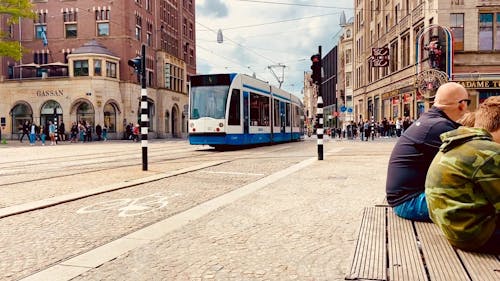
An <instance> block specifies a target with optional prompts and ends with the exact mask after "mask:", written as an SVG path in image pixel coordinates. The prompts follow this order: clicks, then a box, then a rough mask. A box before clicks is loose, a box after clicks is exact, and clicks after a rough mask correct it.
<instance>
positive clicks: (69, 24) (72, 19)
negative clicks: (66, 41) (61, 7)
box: [63, 10, 77, 38]
mask: <svg viewBox="0 0 500 281" xmlns="http://www.w3.org/2000/svg"><path fill="white" fill-rule="evenodd" d="M63 22H64V31H65V32H64V36H65V38H76V36H77V13H76V12H75V11H68V10H66V11H65V12H63Z"/></svg>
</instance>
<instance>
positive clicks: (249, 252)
mask: <svg viewBox="0 0 500 281" xmlns="http://www.w3.org/2000/svg"><path fill="white" fill-rule="evenodd" d="M112 145H113V146H115V145H117V147H118V148H116V149H117V150H118V151H120V150H123V149H124V148H125V149H129V147H128V145H129V144H128V143H126V144H121V143H118V144H112ZM122 145H124V146H123V147H122ZM168 145H170V146H169V147H170V148H171V149H173V150H175V149H178V150H183V149H185V143H184V144H182V143H179V144H177V143H175V144H168ZM393 145H394V141H393V140H380V141H375V142H369V143H364V142H359V141H337V140H335V141H334V140H330V141H329V142H326V143H325V160H323V161H314V163H313V164H312V165H311V166H308V167H307V168H305V169H304V170H300V171H298V172H295V173H293V174H291V175H289V176H287V177H286V178H284V179H281V180H279V181H277V182H274V183H271V184H269V185H268V186H265V187H264V188H262V189H260V190H258V191H256V192H254V193H252V194H250V195H248V196H246V197H243V198H242V199H239V200H236V201H234V202H228V204H227V205H225V206H223V207H221V208H219V209H217V210H215V211H213V212H210V213H209V214H208V215H206V216H202V217H200V218H198V219H194V220H193V221H191V222H190V223H188V224H187V225H185V226H184V227H182V228H180V229H177V230H175V231H172V232H170V233H167V234H166V235H165V236H162V237H161V238H160V239H158V240H156V241H153V242H152V243H150V244H147V245H145V246H142V247H140V248H137V249H135V250H132V251H130V252H127V253H126V254H124V255H121V256H119V257H117V258H116V259H114V260H111V261H109V262H106V263H105V264H103V265H102V266H100V267H98V268H95V269H91V270H89V271H88V272H86V273H84V274H82V275H80V276H79V277H77V278H76V280H343V279H344V277H345V273H346V272H347V270H348V267H349V263H350V261H351V256H352V254H353V251H354V244H355V239H356V235H357V231H358V227H359V223H360V220H361V212H362V208H363V207H364V206H372V205H374V204H377V203H380V202H382V200H383V198H384V195H385V194H384V182H385V177H386V164H387V160H388V157H389V154H390V151H391V149H392V146H393ZM187 147H189V146H187ZM45 148H46V147H44V148H42V149H45ZM54 148H55V147H51V148H50V149H54ZM30 149H33V148H29V147H22V146H18V147H16V148H15V149H13V150H14V151H23V152H29V151H30ZM59 149H61V148H58V149H57V150H56V149H54V154H55V155H58V157H62V158H64V155H65V153H68V151H67V148H66V150H64V149H62V150H59ZM92 149H94V148H92ZM95 149H97V151H102V152H103V153H105V152H106V151H110V148H109V147H108V148H101V147H100V146H98V147H96V148H95ZM13 150H9V149H7V150H0V151H2V152H3V151H6V152H7V154H8V155H11V156H10V157H11V158H10V160H12V159H14V158H15V159H16V161H15V162H17V161H19V162H22V161H26V159H29V156H25V154H24V153H23V154H22V156H19V155H17V156H15V157H14V156H12V155H14V154H15V152H12V151H13ZM173 150H170V151H173ZM188 150H189V149H188ZM329 151H330V152H331V153H329ZM191 152H192V151H191ZM249 152H250V153H249ZM13 153H14V154H13ZM196 153H198V155H199V156H200V157H199V158H198V159H197V160H198V161H193V160H191V162H190V161H184V160H182V161H177V162H175V161H174V162H173V163H169V162H161V161H160V162H158V163H156V164H154V165H151V166H150V171H148V172H138V171H137V170H138V169H137V165H136V166H135V167H121V168H117V169H112V170H107V171H106V173H100V172H99V171H95V172H89V173H86V174H85V175H87V177H85V176H84V175H73V176H69V177H68V178H71V179H72V181H75V184H74V185H71V187H70V188H68V189H66V188H65V187H64V185H62V184H61V181H55V180H54V179H45V180H42V181H37V182H35V183H34V184H33V183H26V184H16V185H15V186H14V187H15V188H13V186H9V185H5V186H1V184H2V183H0V194H6V196H7V198H5V199H0V207H1V206H2V205H1V204H4V205H7V206H9V205H13V204H14V205H15V204H19V203H22V202H28V201H30V200H37V199H39V198H47V197H51V196H56V195H59V194H65V193H71V192H75V191H78V190H84V189H85V188H89V187H95V186H96V185H102V184H107V183H112V182H116V181H117V180H124V179H128V178H130V179H132V178H141V177H145V176H148V175H150V174H155V173H158V172H162V171H163V172H164V171H165V170H173V169H179V167H188V166H189V165H195V164H199V162H203V161H209V160H214V159H216V157H215V156H217V154H216V153H215V154H214V153H212V154H211V155H208V156H204V153H203V151H201V152H200V151H198V152H196ZM160 154H161V153H160ZM231 154H232V156H238V157H239V158H238V159H233V160H232V161H230V162H228V163H224V164H221V165H218V166H213V167H210V168H207V169H203V170H199V171H196V172H193V173H188V174H185V175H179V176H176V177H172V178H166V179H162V180H159V181H155V182H150V183H145V184H141V185H139V186H136V187H130V188H127V189H123V190H118V191H114V192H109V193H105V194H101V195H99V196H92V197H89V198H84V199H80V200H77V201H74V202H67V203H64V204H62V205H57V206H54V207H50V208H46V209H41V210H37V211H33V212H29V213H25V214H20V215H15V216H11V217H6V218H3V219H1V220H0V245H2V247H0V279H5V280H15V279H18V278H21V277H23V276H28V275H30V274H33V273H35V272H36V271H38V270H43V269H44V268H46V267H48V266H50V265H54V264H57V263H59V262H61V261H64V260H67V259H68V258H71V257H73V256H78V255H80V254H81V253H84V252H86V251H89V250H92V249H94V248H96V247H99V246H100V245H103V244H106V243H109V242H111V241H113V240H115V239H118V238H120V237H121V236H123V235H126V234H128V233H132V232H134V231H137V230H139V229H142V228H144V227H147V226H148V225H151V224H153V223H155V222H157V221H159V220H163V219H165V218H167V217H171V216H175V215H176V214H180V213H182V212H184V211H185V210H188V209H190V208H192V207H194V206H197V205H198V204H200V203H202V202H206V201H207V200H210V199H212V198H215V197H218V196H220V195H222V194H225V193H228V192H231V191H234V190H237V189H238V188H239V187H241V186H243V185H245V184H248V183H251V182H253V181H255V180H257V179H259V178H263V177H265V176H268V175H271V174H273V173H276V172H278V171H280V170H283V169H285V168H286V167H289V166H291V165H294V164H296V163H299V162H300V161H303V160H304V159H308V158H311V157H317V155H316V144H315V140H309V141H305V142H302V143H292V144H283V145H279V146H272V147H263V148H258V149H252V150H244V151H235V152H227V153H226V152H225V153H222V154H221V155H231ZM153 155H155V154H154V153H153V154H152V157H159V158H162V157H164V156H161V155H160V156H158V155H159V154H156V156H153ZM119 157H121V156H119ZM34 158H37V157H34ZM7 159H9V158H7ZM38 159H45V158H44V157H42V156H39V158H38ZM4 160H5V158H1V159H0V166H1V165H3V164H6V165H7V163H8V162H9V161H8V160H6V161H4ZM85 161H87V160H85ZM134 161H136V164H138V165H139V166H140V159H136V160H134ZM96 164H97V165H99V161H97V162H96ZM104 166H105V165H104ZM93 167H96V166H93ZM134 171H135V172H134ZM124 173H130V175H128V176H127V177H125V178H123V176H124ZM0 176H1V175H0ZM11 176H12V175H11ZM10 179H12V178H10ZM82 182H83V183H86V184H82ZM56 183H59V184H56ZM30 184H31V185H30ZM48 184H49V185H50V184H51V185H54V186H53V187H52V188H48V187H47V185H48ZM8 187H10V189H9V188H8ZM25 191H27V192H25ZM20 193H33V194H37V195H33V194H31V195H19V194H20ZM148 196H153V197H155V196H156V197H158V196H160V197H162V198H165V200H166V201H165V202H167V203H168V204H167V203H166V204H165V206H162V207H161V208H158V209H157V210H155V211H153V212H149V213H144V214H138V215H130V216H129V215H127V214H125V215H124V212H123V211H120V210H121V209H120V208H114V209H109V210H104V211H96V212H88V213H85V212H80V211H81V210H88V208H90V209H92V207H95V206H102V203H103V202H104V203H106V204H109V202H117V201H120V200H125V199H126V198H131V199H130V200H132V199H137V198H143V199H140V200H143V201H144V200H145V202H146V203H147V201H148V200H149V199H147V198H150V197H148ZM144 198H146V199H144ZM126 200H129V199H126ZM127 202H128V201H127ZM99 204H100V205H99ZM113 204H114V203H113ZM94 209H95V208H94ZM137 210H138V209H135V210H134V209H131V212H135V211H137ZM139 211H140V210H139ZM12 257H15V258H12Z"/></svg>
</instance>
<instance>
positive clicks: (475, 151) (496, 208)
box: [425, 127, 500, 250]
mask: <svg viewBox="0 0 500 281" xmlns="http://www.w3.org/2000/svg"><path fill="white" fill-rule="evenodd" d="M441 140H442V141H443V144H442V145H441V147H440V148H439V153H438V154H437V155H436V157H435V158H434V160H433V161H432V163H431V166H430V167H429V171H428V173H427V178H426V181H425V195H426V198H427V204H428V206H429V215H430V217H431V219H432V221H433V222H434V223H436V224H437V225H438V226H439V227H440V228H441V230H442V231H443V232H444V235H445V236H446V238H447V239H448V241H450V243H451V244H452V245H454V246H456V247H458V248H461V249H465V250H473V249H476V248H478V247H480V246H482V245H483V244H484V243H486V241H487V240H488V238H489V237H490V236H491V234H492V233H493V231H494V230H495V228H498V227H499V226H498V223H499V222H500V220H499V217H500V154H499V153H500V144H498V143H496V142H493V141H492V137H491V135H490V134H489V133H488V132H487V131H485V130H483V129H478V128H467V127H460V128H458V129H456V130H453V131H449V132H446V133H443V134H441Z"/></svg>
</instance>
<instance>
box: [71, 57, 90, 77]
mask: <svg viewBox="0 0 500 281" xmlns="http://www.w3.org/2000/svg"><path fill="white" fill-rule="evenodd" d="M73 75H74V76H89V61H88V60H76V61H74V62H73Z"/></svg>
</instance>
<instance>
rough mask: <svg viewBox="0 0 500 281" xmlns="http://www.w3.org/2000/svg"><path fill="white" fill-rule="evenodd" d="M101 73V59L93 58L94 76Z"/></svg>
mask: <svg viewBox="0 0 500 281" xmlns="http://www.w3.org/2000/svg"><path fill="white" fill-rule="evenodd" d="M101 75H102V61H101V60H94V76H101Z"/></svg>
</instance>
